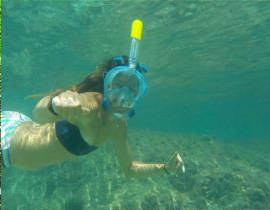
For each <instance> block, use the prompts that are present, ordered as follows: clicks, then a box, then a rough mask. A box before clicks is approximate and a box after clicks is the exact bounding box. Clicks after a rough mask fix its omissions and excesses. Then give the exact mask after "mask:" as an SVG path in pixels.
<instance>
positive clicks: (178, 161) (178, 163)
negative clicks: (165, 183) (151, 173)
mask: <svg viewBox="0 0 270 210" xmlns="http://www.w3.org/2000/svg"><path fill="white" fill-rule="evenodd" d="M164 167H165V169H166V170H167V171H168V172H169V173H170V174H173V173H178V172H179V171H180V170H181V171H182V172H183V173H185V166H184V162H183V160H182V158H181V157H180V155H179V154H178V152H175V153H174V154H173V155H172V157H171V159H170V160H169V162H168V163H166V164H165V166H164Z"/></svg>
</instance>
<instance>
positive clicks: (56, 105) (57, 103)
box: [52, 96, 62, 114]
mask: <svg viewBox="0 0 270 210" xmlns="http://www.w3.org/2000/svg"><path fill="white" fill-rule="evenodd" d="M52 108H53V110H54V111H55V113H57V114H61V113H62V103H61V100H60V98H59V97H58V96H56V97H54V98H53V99H52Z"/></svg>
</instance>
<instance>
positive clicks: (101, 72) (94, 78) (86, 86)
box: [30, 55, 142, 98]
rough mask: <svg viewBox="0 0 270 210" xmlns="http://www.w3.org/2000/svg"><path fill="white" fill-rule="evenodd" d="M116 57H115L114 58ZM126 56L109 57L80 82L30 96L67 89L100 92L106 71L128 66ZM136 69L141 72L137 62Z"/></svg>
mask: <svg viewBox="0 0 270 210" xmlns="http://www.w3.org/2000/svg"><path fill="white" fill-rule="evenodd" d="M116 58H117V59H116ZM128 58H129V57H128V56H125V55H124V56H117V57H113V58H111V59H110V60H109V61H108V62H107V63H106V64H99V65H98V66H97V67H96V70H95V71H94V72H93V73H91V74H90V75H89V76H87V77H86V78H85V79H84V80H83V81H82V82H80V83H79V84H76V85H73V86H71V87H68V88H62V89H57V90H54V91H51V92H50V93H47V94H42V95H34V96H30V97H31V98H36V97H44V96H52V97H54V96H57V95H59V94H60V93H62V92H65V91H67V90H71V91H74V92H78V93H85V92H98V93H102V94H103V92H104V90H103V86H104V85H103V84H104V77H105V75H106V73H107V72H109V71H110V70H111V69H113V68H114V67H117V66H128V64H129V62H128ZM136 69H137V70H138V71H139V72H141V73H142V68H141V66H140V64H139V63H138V64H137V66H136Z"/></svg>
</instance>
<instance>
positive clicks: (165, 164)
mask: <svg viewBox="0 0 270 210" xmlns="http://www.w3.org/2000/svg"><path fill="white" fill-rule="evenodd" d="M165 166H166V163H165V164H164V167H163V168H164V171H166V173H167V174H170V173H169V172H168V171H167V169H166V168H165Z"/></svg>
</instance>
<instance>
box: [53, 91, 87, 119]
mask: <svg viewBox="0 0 270 210" xmlns="http://www.w3.org/2000/svg"><path fill="white" fill-rule="evenodd" d="M52 108H53V110H54V111H55V112H56V113H57V114H58V115H61V116H63V117H65V118H67V119H69V120H70V119H73V118H76V117H78V116H81V115H87V114H89V113H90V109H88V108H86V107H83V106H82V104H81V99H80V95H79V93H77V92H72V91H70V90H68V91H66V92H63V93H61V94H59V95H58V96H55V97H53V99H52Z"/></svg>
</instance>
